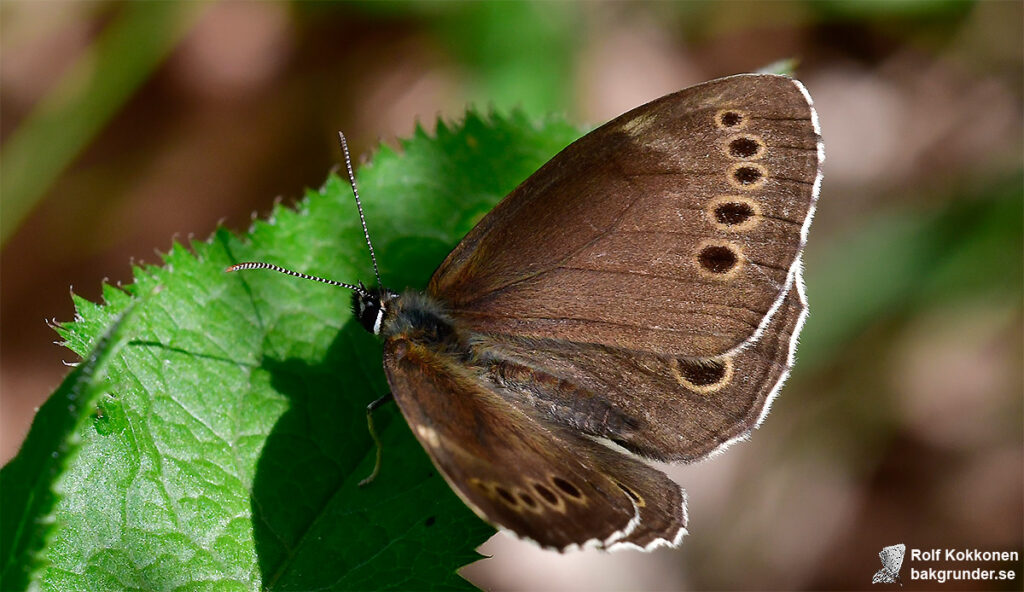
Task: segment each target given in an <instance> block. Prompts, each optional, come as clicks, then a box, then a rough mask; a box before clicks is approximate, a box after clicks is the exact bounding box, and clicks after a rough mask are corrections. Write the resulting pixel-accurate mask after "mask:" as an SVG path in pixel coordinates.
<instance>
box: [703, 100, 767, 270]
mask: <svg viewBox="0 0 1024 592" xmlns="http://www.w3.org/2000/svg"><path fill="white" fill-rule="evenodd" d="M747 122H748V117H747V115H746V113H744V112H743V111H739V110H736V109H722V110H720V111H718V112H717V113H715V116H714V124H715V126H716V127H717V128H718V129H720V130H723V131H728V132H733V133H732V134H731V135H729V136H728V137H726V138H725V140H724V141H723V143H722V149H723V151H724V152H725V154H726V156H728V157H730V158H734V159H739V160H741V162H737V163H735V164H733V165H731V166H730V167H729V169H728V171H727V173H726V175H727V180H728V182H729V184H730V185H732V186H733V187H734V188H736V189H739V190H741V191H743V192H749V191H750V190H753V189H757V188H759V187H761V186H762V185H763V184H764V182H765V179H766V178H767V175H768V170H767V169H766V168H765V167H764V166H763V165H761V164H758V163H756V162H751V161H752V160H757V159H759V158H761V157H762V156H764V154H765V152H766V150H767V147H766V145H765V143H764V141H763V140H761V138H759V137H757V136H756V135H753V134H749V133H742V132H741V130H743V129H744V128H745V127H746V126H747ZM706 214H707V216H708V218H709V219H710V220H711V223H712V224H713V225H714V226H716V227H717V228H719V229H722V230H727V231H731V232H737V231H746V230H750V229H751V228H753V227H754V226H756V225H757V223H758V222H759V221H760V220H761V208H760V206H759V205H758V203H757V202H756V201H755V200H754V199H752V198H751V197H749V196H747V195H721V196H718V197H716V198H714V199H712V200H711V202H710V203H709V204H708V207H707V209H706ZM742 260H743V256H742V253H741V251H740V248H739V247H738V246H737V245H736V244H735V243H732V242H730V241H708V242H706V243H704V245H702V247H701V249H700V251H699V252H698V254H697V264H698V266H699V268H700V269H701V270H702V271H703V272H704V273H705V274H706V275H708V276H710V277H715V278H719V279H724V278H728V277H731V276H732V275H734V274H735V273H736V272H737V271H738V270H739V268H740V264H741V262H742Z"/></svg>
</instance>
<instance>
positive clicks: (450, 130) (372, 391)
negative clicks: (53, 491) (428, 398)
mask: <svg viewBox="0 0 1024 592" xmlns="http://www.w3.org/2000/svg"><path fill="white" fill-rule="evenodd" d="M578 135H579V131H578V130H577V129H575V128H573V127H571V126H569V125H568V124H566V123H564V122H548V123H546V124H544V125H541V126H538V125H535V124H533V123H531V122H530V121H528V120H527V118H526V117H525V116H524V115H522V114H518V113H517V114H513V115H511V116H508V117H501V116H492V117H490V118H487V119H484V118H481V117H480V116H478V115H476V114H474V113H470V114H468V115H467V116H466V120H465V122H463V123H460V124H458V125H446V124H444V123H439V124H438V125H437V127H436V130H435V131H434V135H433V137H431V136H428V134H427V133H426V132H424V131H423V130H422V129H418V130H417V131H416V132H415V134H414V137H413V138H411V139H408V140H405V141H403V142H402V143H401V148H402V151H401V153H399V152H396V151H394V150H392V149H390V148H386V147H384V148H381V149H380V151H379V152H378V153H377V154H376V156H375V158H374V159H373V161H372V163H371V164H369V165H368V166H365V167H363V168H362V169H361V170H360V171H359V182H360V193H361V195H362V197H363V200H364V204H365V206H366V217H367V220H368V222H369V225H370V231H371V233H372V236H373V238H374V241H375V242H374V245H375V248H376V251H377V255H378V257H379V259H380V263H381V271H382V274H383V278H384V281H385V283H386V284H387V285H388V286H389V287H391V288H394V289H402V288H405V287H407V286H408V287H414V288H422V287H423V286H425V284H426V281H427V279H428V278H429V276H430V275H431V273H432V272H433V270H434V268H435V267H436V266H437V265H438V264H439V263H440V262H441V260H442V259H443V257H444V256H445V255H446V254H447V252H448V251H449V250H450V249H451V248H452V247H454V245H455V244H456V243H457V241H458V240H459V239H460V238H461V237H462V235H463V234H464V233H465V232H466V231H468V230H469V229H470V228H471V227H472V226H473V225H474V224H475V223H476V222H477V221H478V220H479V219H480V218H481V217H482V216H483V215H484V214H485V213H486V212H487V211H489V210H490V209H491V207H493V205H494V204H495V203H497V201H498V200H500V199H501V197H503V196H504V195H505V194H506V193H508V192H509V191H510V190H511V189H512V188H514V186H515V185H516V184H517V183H519V182H520V181H522V180H523V179H524V178H526V177H527V176H528V175H529V174H530V173H531V172H532V171H533V170H535V169H536V168H537V167H538V166H540V165H541V164H542V163H543V162H545V161H546V160H547V159H549V158H550V157H551V156H552V155H554V154H555V153H556V152H557V151H558V150H560V149H561V148H562V147H564V146H565V145H566V144H568V143H569V142H571V141H572V140H573V139H575V138H576V137H577V136H578ZM190 247H191V250H190V249H187V248H185V247H184V246H182V245H178V244H176V245H175V246H174V247H173V248H172V249H171V251H170V252H169V253H167V254H166V255H164V256H163V259H164V261H163V265H162V266H146V267H140V268H137V269H135V282H134V284H132V285H131V286H128V287H127V288H126V291H121V290H116V289H113V288H108V289H107V290H105V293H104V300H105V303H104V304H102V305H96V304H92V303H89V302H87V301H84V300H82V299H77V298H76V301H75V302H76V307H77V310H78V314H79V317H80V318H78V319H77V320H76V321H75V322H73V323H68V324H65V325H62V326H61V327H59V329H58V330H59V332H60V334H61V335H62V337H63V338H64V339H65V340H66V342H67V344H68V345H69V347H70V348H71V349H73V350H74V351H76V352H78V353H80V354H83V355H84V354H85V352H87V351H89V349H90V347H92V345H91V344H93V343H95V342H97V340H98V336H99V335H101V334H103V332H104V331H105V330H106V328H107V327H109V326H110V325H111V324H112V323H113V322H114V319H116V318H117V315H119V314H121V312H122V311H124V310H125V309H126V307H127V306H128V305H129V302H130V301H131V295H133V294H143V293H149V292H150V291H152V289H153V288H154V287H155V286H158V285H159V286H162V287H163V289H162V290H161V291H160V292H159V293H158V294H154V295H152V296H150V297H148V298H147V299H146V300H145V302H144V303H140V305H139V306H138V307H137V309H136V312H135V315H134V318H133V321H132V337H133V339H132V340H131V341H130V342H128V343H127V344H126V346H125V347H124V348H123V350H122V352H121V355H119V356H117V358H116V359H111V360H110V362H109V370H108V375H109V379H108V383H109V393H110V394H109V396H105V397H103V398H102V400H101V401H100V403H99V405H98V407H97V408H96V409H97V411H96V415H95V419H94V420H93V421H89V422H85V423H84V425H83V426H82V427H81V428H80V429H79V430H78V437H80V438H81V441H82V445H81V451H80V453H79V454H78V456H77V457H76V458H75V459H74V460H73V461H72V462H71V463H70V464H69V465H68V466H67V467H66V470H65V471H64V472H63V473H62V474H61V475H60V477H59V487H58V490H59V493H60V497H59V500H58V502H57V504H56V506H55V508H54V511H53V528H52V534H51V537H50V538H49V539H48V542H47V543H46V544H45V545H44V546H43V547H41V548H39V549H38V550H36V551H34V555H33V556H32V557H31V559H32V561H38V562H41V564H42V565H45V567H44V569H43V570H42V571H41V572H40V573H39V577H38V581H37V583H38V587H40V588H42V589H138V590H170V589H188V590H206V589H210V590H214V589H216V590H259V589H271V590H278V589H279V590H299V589H301V590H325V589H388V588H390V589H410V588H414V589H433V588H445V589H449V588H451V589H465V588H469V587H470V586H469V584H468V583H467V582H465V580H463V579H461V578H460V577H459V576H458V575H457V574H456V573H455V570H456V569H457V568H459V567H461V566H462V565H465V564H466V563H468V562H471V561H474V560H476V559H478V558H479V555H478V554H477V553H476V552H475V551H474V549H475V548H476V547H477V546H478V545H479V544H480V543H482V542H483V541H484V540H486V538H487V537H488V536H490V535H491V534H492V533H493V529H492V528H491V527H489V526H487V525H486V524H484V523H483V522H482V521H480V520H479V519H478V518H477V517H476V516H474V515H473V514H472V513H471V512H470V511H469V510H468V509H467V508H466V507H465V506H464V505H463V504H462V503H461V502H460V501H459V500H458V499H457V498H456V497H455V495H454V494H453V493H452V492H451V490H450V488H449V487H448V486H447V484H446V483H445V482H444V480H443V479H442V478H441V477H440V476H439V475H438V474H437V473H436V471H435V470H434V468H433V466H432V465H431V463H430V461H429V459H428V458H427V456H426V454H425V453H424V452H423V450H422V449H421V448H420V446H419V445H418V443H417V442H416V440H415V439H414V438H413V436H412V435H411V433H410V432H409V430H408V427H407V426H406V425H405V422H404V421H402V420H401V418H400V416H399V414H398V412H397V410H396V409H395V408H394V407H393V406H392V407H385V408H382V409H381V410H379V412H378V414H377V415H375V420H376V421H377V424H378V428H379V429H380V431H381V434H382V438H383V440H384V462H383V466H382V469H381V474H380V476H379V477H378V478H377V480H376V481H374V482H373V483H371V484H370V485H368V486H366V487H359V486H358V485H357V484H358V482H359V481H360V480H361V479H362V478H363V477H365V476H366V475H368V474H369V473H370V471H371V469H372V467H373V461H374V451H375V449H374V447H373V444H372V441H371V438H370V436H369V433H368V431H367V427H366V419H365V417H366V416H365V407H366V405H367V404H368V403H369V402H370V401H372V400H374V399H376V398H378V397H380V396H381V395H383V394H385V393H386V392H387V384H386V380H385V378H384V374H383V370H382V368H381V353H380V351H381V346H380V344H379V342H378V341H377V340H376V339H375V338H374V337H373V336H372V335H369V334H367V333H365V332H364V331H363V330H362V329H361V328H360V327H359V326H358V324H357V323H356V322H355V321H354V319H353V318H352V316H351V313H350V311H349V302H350V296H349V293H348V292H347V291H343V290H339V289H337V288H332V287H330V286H324V285H320V284H314V283H310V282H304V281H300V280H296V279H295V278H289V277H286V276H283V275H280V274H274V273H270V272H243V273H237V274H231V275H227V274H225V273H223V270H224V268H225V267H226V266H228V265H230V264H233V263H237V262H240V261H246V260H260V261H269V262H273V263H278V264H281V265H285V266H287V267H290V268H293V269H297V270H301V271H305V272H308V273H314V274H317V275H322V276H325V277H331V278H337V279H340V280H344V281H350V282H354V281H357V280H359V279H363V280H368V281H372V268H371V266H370V259H369V255H368V253H367V251H366V247H365V244H364V242H363V236H362V230H361V228H360V226H359V218H358V216H357V214H356V211H355V206H354V202H353V200H352V195H351V190H350V189H349V188H348V185H347V183H346V182H344V181H342V180H340V179H339V178H337V177H336V176H333V175H332V176H330V177H329V178H328V180H327V181H326V183H325V185H324V186H323V188H321V189H320V190H319V191H310V192H307V194H306V196H305V198H304V199H303V200H301V201H300V202H299V203H298V204H297V206H296V207H295V209H290V208H284V207H277V208H275V210H274V212H273V213H272V214H271V216H270V218H269V219H268V220H267V221H259V222H256V223H255V224H254V225H253V227H252V229H251V230H250V232H249V233H248V234H247V235H246V236H245V237H244V238H238V237H236V236H234V235H232V234H231V233H229V232H227V231H225V230H219V231H218V232H217V233H216V234H215V235H214V236H213V237H211V239H210V240H208V241H205V242H197V243H193V244H192V245H190ZM69 380H71V378H69ZM61 392H62V391H58V393H55V394H54V396H53V397H54V399H51V402H52V401H53V400H55V399H58V398H59V397H60V396H61ZM48 405H49V403H48ZM92 413H93V410H91V409H87V410H83V411H82V417H86V416H88V415H89V414H92ZM43 421H45V420H44V418H43V417H42V416H40V417H37V419H36V422H35V424H34V428H33V429H37V428H39V424H40V423H41V422H43ZM44 453H48V449H45V448H42V449H40V448H37V444H36V443H34V442H33V441H32V440H31V439H30V440H29V441H28V442H26V445H25V447H24V448H23V449H22V451H21V453H20V454H19V456H18V457H17V458H16V459H15V460H14V461H12V463H11V465H10V466H9V467H8V469H5V473H6V472H7V471H8V470H9V469H10V467H13V466H15V465H17V464H18V463H23V462H25V460H24V459H27V458H34V457H35V456H38V455H40V454H44ZM22 505H23V506H24V504H22ZM6 509H7V506H6V504H5V511H6ZM24 511H25V512H26V514H31V512H32V511H33V510H32V508H30V507H29V506H25V507H24ZM5 536H6V535H5ZM4 540H6V538H5V539H4ZM5 550H6V547H5ZM5 556H6V555H5ZM4 584H5V588H6V587H7V583H6V582H5V583H4Z"/></svg>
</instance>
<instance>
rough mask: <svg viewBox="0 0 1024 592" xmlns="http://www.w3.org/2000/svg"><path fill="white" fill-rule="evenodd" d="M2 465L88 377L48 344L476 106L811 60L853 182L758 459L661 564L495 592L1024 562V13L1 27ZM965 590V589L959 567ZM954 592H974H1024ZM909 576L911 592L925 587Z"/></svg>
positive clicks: (716, 471)
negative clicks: (887, 548) (212, 245)
mask: <svg viewBox="0 0 1024 592" xmlns="http://www.w3.org/2000/svg"><path fill="white" fill-rule="evenodd" d="M0 19H2V20H0V140H2V145H0V165H2V174H0V179H2V192H0V204H2V211H0V222H2V231H3V235H2V238H3V250H2V255H0V271H2V284H0V289H2V292H0V315H2V324H0V347H2V358H0V414H2V433H0V461H2V462H5V463H6V462H7V461H8V460H9V459H10V458H11V457H12V456H13V455H14V454H15V453H16V452H17V449H18V446H19V444H20V442H21V440H22V438H23V437H24V435H25V433H26V432H27V429H28V425H29V423H30V421H31V419H32V414H33V410H34V409H35V408H36V407H38V406H39V405H40V404H41V403H42V401H43V400H45V398H46V397H47V395H48V394H49V393H50V392H51V391H52V390H53V389H54V388H55V387H56V386H57V384H58V383H59V382H60V380H61V378H62V377H63V375H64V374H65V372H66V370H67V369H66V367H65V366H64V365H63V364H62V360H65V359H68V360H70V359H73V357H74V356H73V355H71V354H70V353H69V352H67V351H66V350H63V349H62V348H60V347H58V346H56V345H53V343H52V342H53V341H54V340H55V339H56V335H55V333H53V331H52V330H51V329H50V328H49V327H48V326H47V320H48V319H57V320H68V319H70V318H71V317H72V316H73V314H74V311H73V307H72V305H71V299H70V296H69V292H68V290H69V287H73V289H74V292H75V293H76V294H79V295H82V296H84V297H85V298H88V299H90V300H98V299H99V297H100V287H101V283H102V282H103V281H108V282H111V283H118V282H130V281H131V267H130V262H132V261H149V262H154V261H157V260H158V257H157V255H156V253H155V252H156V251H162V250H166V249H167V248H169V247H170V245H171V241H172V239H173V238H174V237H180V238H185V237H188V236H191V235H195V236H196V237H205V236H206V235H208V234H209V233H211V232H212V231H213V229H214V228H215V227H216V225H217V224H218V223H223V224H225V225H226V226H228V227H229V228H233V229H235V230H238V231H243V230H245V228H246V227H247V226H248V222H249V219H250V216H251V215H252V213H253V212H257V213H259V212H266V211H267V210H268V209H269V208H270V207H271V205H272V204H273V202H274V200H275V199H278V198H284V199H285V200H286V201H287V200H291V199H294V198H296V197H297V196H299V195H300V194H301V192H302V190H303V189H304V188H306V187H315V186H318V185H319V184H320V183H321V182H322V181H323V179H324V178H325V176H326V174H327V172H328V170H329V169H330V168H331V167H332V166H334V165H335V164H336V163H337V160H338V153H337V149H336V146H335V144H334V142H335V139H334V132H335V131H336V130H339V129H340V130H343V131H345V132H346V134H348V136H349V138H350V143H351V144H352V146H353V150H354V152H355V153H356V154H360V153H367V152H369V151H370V150H372V148H373V147H374V146H375V145H376V143H377V142H378V140H381V139H382V140H383V141H386V142H391V143H394V139H395V138H398V137H402V136H404V135H408V134H409V133H410V132H411V131H412V129H413V126H414V124H415V123H416V122H417V121H422V122H424V123H425V124H428V127H430V124H431V122H432V121H433V120H434V119H435V118H436V117H437V116H442V117H445V118H449V119H458V118H459V117H460V115H461V113H462V112H463V111H464V109H465V107H466V106H467V105H476V106H478V107H481V108H484V109H487V108H491V107H493V108H496V109H509V108H512V107H522V108H524V109H526V110H527V112H528V113H530V114H531V115H533V116H535V117H541V116H543V115H544V114H546V113H550V112H556V113H558V112H560V113H565V114H566V115H567V116H568V117H569V118H570V120H572V121H576V122H579V123H580V124H586V123H600V122H602V121H604V120H606V119H609V118H611V117H613V116H615V115H617V114H619V113H621V112H623V111H625V110H627V109H629V108H631V107H635V106H637V105H640V104H642V103H644V102H645V101H647V100H650V99H653V98H656V97H658V96H660V95H662V94H665V93H668V92H671V91H674V90H677V89H679V88H682V87H685V86H688V85H691V84H694V83H698V82H701V81H704V80H707V79H710V78H715V77H718V76H722V75H727V74H733V73H738V72H745V71H751V70H755V69H758V68H760V67H762V66H765V65H767V64H769V63H771V62H774V61H776V60H780V59H786V58H796V59H797V60H799V62H798V65H797V71H796V74H797V76H798V77H799V78H800V79H801V80H803V81H804V82H805V84H806V86H807V87H808V89H809V90H810V92H811V94H812V96H813V97H814V99H815V103H816V106H817V108H818V111H819V115H820V117H821V122H822V127H823V132H824V137H825V143H826V152H827V154H828V160H827V163H826V171H825V182H824V188H823V193H822V197H821V201H820V203H819V210H818V214H817V218H816V220H815V223H814V226H813V228H812V232H811V241H810V245H809V247H808V252H807V255H806V262H807V267H808V269H807V281H808V291H809V297H810V300H811V305H812V309H811V320H810V321H809V323H808V325H807V328H806V331H805V335H804V338H803V340H802V346H801V349H800V351H799V352H798V354H799V363H798V365H797V367H796V371H795V373H794V375H793V377H792V378H791V380H790V383H789V384H788V385H787V387H786V389H785V390H784V391H783V396H782V397H780V399H779V400H778V402H777V403H776V405H775V408H774V410H773V411H774V412H773V413H772V414H771V416H769V418H768V420H767V421H766V422H765V425H764V427H762V429H760V430H759V431H758V432H757V433H755V434H754V437H753V439H752V441H751V442H749V443H745V444H740V445H737V446H736V447H734V448H733V449H731V450H730V451H729V452H728V453H727V454H725V455H722V456H720V457H718V458H716V459H714V460H712V461H710V462H706V463H703V464H700V465H697V466H693V467H683V468H673V469H671V474H672V475H673V476H675V477H676V478H677V479H678V480H679V481H680V483H682V484H683V486H684V487H686V489H687V490H688V492H689V497H690V512H691V528H690V532H691V536H690V537H688V538H687V539H686V541H685V543H684V545H683V548H682V550H679V551H659V552H657V553H653V554H650V555H640V554H636V553H619V554H613V555H606V554H599V553H596V552H595V553H581V554H575V555H570V556H559V555H553V554H549V553H543V552H540V551H537V550H534V549H532V548H530V547H529V546H528V545H525V544H522V543H519V542H518V541H514V540H512V539H509V538H506V537H502V536H499V537H496V538H495V539H492V540H491V541H490V542H489V543H488V544H487V545H485V546H484V548H483V551H484V552H486V553H487V554H493V555H494V556H495V557H494V558H493V559H491V560H488V561H484V562H480V563H478V564H476V565H474V566H471V567H470V568H468V569H467V570H465V574H466V575H467V576H468V577H470V578H471V579H472V580H473V581H474V582H476V583H477V584H478V585H480V586H482V587H485V588H488V589H580V590H595V589H612V590H626V589H682V588H726V589H731V588H745V589H760V588H765V587H770V588H810V589H824V588H828V589H833V588H839V589H859V588H869V587H870V578H871V575H872V573H874V571H875V570H877V569H879V568H880V563H879V560H878V557H877V553H878V551H879V550H880V549H881V547H882V546H884V545H890V544H894V543H897V542H904V543H906V544H907V546H908V547H920V548H933V547H968V548H981V549H992V550H1018V551H1020V550H1021V549H1022V544H1024V535H1022V531H1024V469H1022V467H1024V447H1022V433H1024V428H1022V423H1024V422H1022V413H1024V412H1022V401H1024V376H1022V372H1024V363H1022V359H1024V346H1022V324H1024V323H1022V303H1021V299H1022V288H1021V282H1022V280H1021V278H1022V266H1024V262H1022V230H1021V227H1022V224H1024V209H1022V203H1024V198H1022V195H1024V183H1022V125H1024V121H1022V104H1024V103H1022V94H1024V82H1022V72H1024V41H1022V35H1024V34H1022V23H1024V11H1022V4H1021V3H1020V2H978V3H971V2H953V1H947V0H935V1H920V2H907V1H896V2H878V3H861V2H853V1H845V0H832V1H823V2H794V3H783V2H764V3H746V2H725V3H712V2H708V3H704V2H692V3H690V2H688V3H680V4H672V3H665V2H654V3H642V2H636V3H597V2H594V3H585V4H572V3H518V2H507V3H497V4H489V3H435V2H425V3H411V2H409V3H407V2H397V3H346V4H334V3H291V2H231V1H225V2H209V3H173V2H159V3H138V4H121V3H114V2H88V3H86V2H29V1H24V2H18V1H5V2H3V3H2V4H0ZM947 567H950V566H947ZM1015 568H1016V569H1017V570H1018V578H1017V579H1016V580H1015V581H1014V582H1009V583H1004V584H1002V585H1000V584H996V583H977V582H974V583H952V584H946V585H945V586H944V587H943V588H944V589H973V588H985V589H992V588H996V589H998V588H1005V589H1020V588H1021V587H1022V585H1024V579H1022V578H1024V576H1021V575H1020V570H1021V568H1022V566H1021V565H1019V564H1018V565H1017V566H1016V567H1015ZM907 580H908V576H907V573H906V571H904V581H905V583H906V584H907V586H908V587H909V588H913V587H914V584H913V582H909V581H907Z"/></svg>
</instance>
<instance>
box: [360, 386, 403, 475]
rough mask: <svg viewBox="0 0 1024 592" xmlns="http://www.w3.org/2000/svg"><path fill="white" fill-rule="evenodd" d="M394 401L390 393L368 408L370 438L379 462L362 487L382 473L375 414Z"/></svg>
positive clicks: (367, 419)
mask: <svg viewBox="0 0 1024 592" xmlns="http://www.w3.org/2000/svg"><path fill="white" fill-rule="evenodd" d="M393 400H394V397H392V396H391V393H388V394H386V395H384V396H383V397H381V398H379V399H377V400H376V401H374V402H372V403H370V404H369V405H367V406H366V427H367V428H369V429H370V437H371V438H373V444H374V446H376V447H377V461H376V462H375V463H374V464H373V472H372V473H370V476H369V477H367V478H365V479H363V480H362V481H360V482H359V486H360V487H362V486H364V485H369V484H370V483H372V482H373V480H374V479H376V478H377V474H378V473H380V458H381V451H382V450H383V447H382V446H381V444H380V436H378V435H377V429H376V428H375V427H373V412H374V410H376V409H377V408H379V407H380V406H381V405H383V404H384V403H387V402H388V401H393Z"/></svg>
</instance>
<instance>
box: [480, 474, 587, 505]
mask: <svg viewBox="0 0 1024 592" xmlns="http://www.w3.org/2000/svg"><path fill="white" fill-rule="evenodd" d="M469 483H470V484H471V485H473V486H474V487H476V488H477V489H479V490H480V491H482V492H483V493H484V494H485V495H487V496H488V497H490V498H492V499H497V500H500V501H501V502H502V503H503V504H505V505H506V506H508V507H509V508H510V509H512V510H515V511H517V512H519V511H522V510H524V509H525V510H529V511H531V512H543V511H545V507H544V506H547V507H549V508H551V509H552V510H555V511H557V512H565V510H566V500H568V501H570V502H572V503H576V504H584V505H585V504H586V496H585V495H583V493H582V492H581V491H580V489H579V488H578V487H576V486H575V485H573V484H572V482H570V481H568V480H566V479H563V478H561V477H558V476H556V475H551V476H549V483H550V484H551V487H549V486H548V485H545V484H543V483H539V482H537V481H532V480H531V481H530V482H529V488H528V489H529V490H532V492H533V493H534V494H536V496H537V498H539V499H540V500H541V501H542V502H543V505H541V504H540V503H539V502H538V501H537V499H535V498H534V496H533V495H531V494H530V492H529V491H527V490H524V489H523V488H520V487H514V486H513V487H511V488H509V487H506V486H505V485H502V484H501V483H497V482H494V481H490V482H485V481H481V480H480V479H476V478H472V479H470V480H469ZM559 492H561V493H559ZM561 494H564V495H561Z"/></svg>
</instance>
